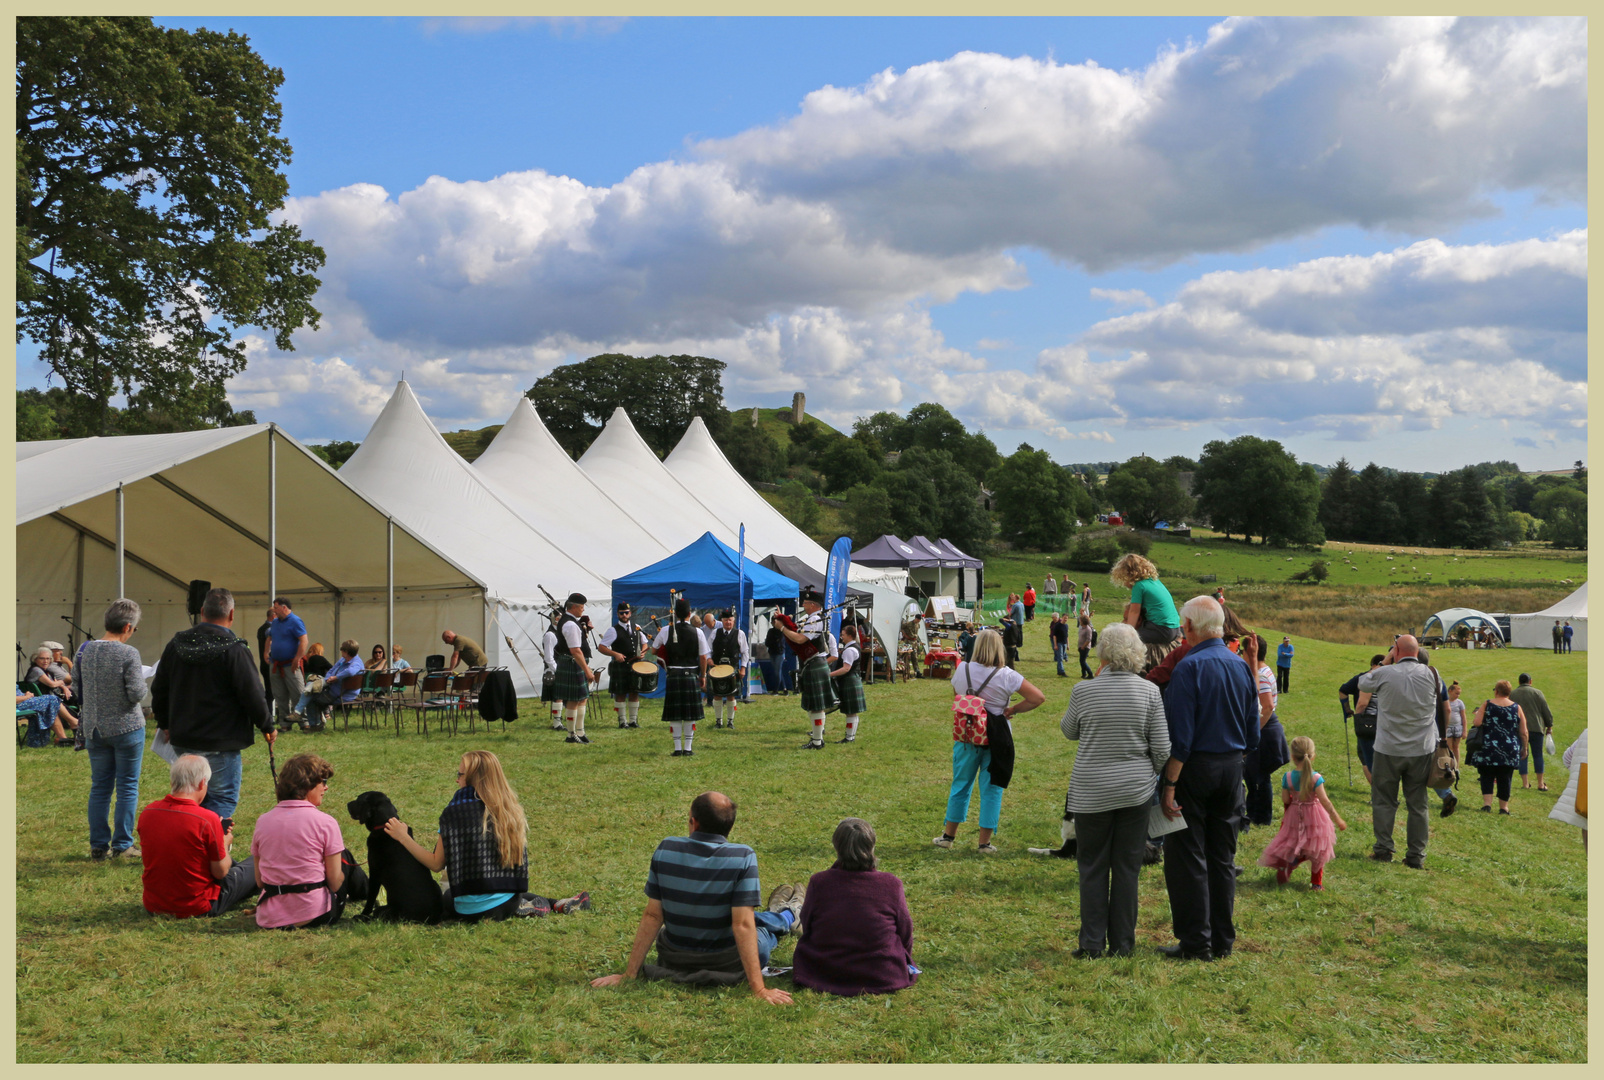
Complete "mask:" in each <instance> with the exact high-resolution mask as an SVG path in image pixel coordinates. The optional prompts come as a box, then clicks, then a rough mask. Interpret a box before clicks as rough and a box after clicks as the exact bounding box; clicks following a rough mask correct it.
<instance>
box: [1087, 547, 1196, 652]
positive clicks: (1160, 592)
mask: <svg viewBox="0 0 1604 1080" xmlns="http://www.w3.org/2000/svg"><path fill="white" fill-rule="evenodd" d="M1108 576H1109V578H1110V580H1112V581H1113V582H1114V584H1115V585H1118V586H1119V587H1120V588H1122V589H1129V590H1130V591H1131V596H1130V602H1129V603H1127V604H1126V605H1125V619H1124V621H1125V624H1126V625H1127V626H1133V627H1135V628H1136V635H1137V636H1138V637H1140V638H1141V639H1142V643H1143V644H1144V645H1146V646H1147V667H1148V668H1149V669H1151V668H1152V667H1154V666H1155V665H1157V664H1158V662H1159V661H1160V660H1162V659H1164V656H1165V654H1166V653H1168V652H1169V651H1170V650H1171V649H1173V648H1175V646H1177V645H1179V644H1180V643H1181V619H1180V616H1179V615H1178V614H1177V613H1176V611H1175V598H1174V597H1172V596H1171V595H1170V591H1169V590H1168V589H1166V588H1165V587H1164V583H1163V582H1161V581H1159V579H1158V567H1156V566H1154V565H1153V564H1152V563H1150V562H1148V561H1147V560H1146V559H1145V558H1143V557H1142V556H1140V555H1138V554H1136V552H1134V551H1132V552H1130V553H1128V554H1126V555H1123V556H1121V557H1120V560H1119V561H1118V562H1116V563H1115V564H1114V566H1113V569H1111V570H1110V571H1109V572H1108ZM1205 599H1207V598H1206V597H1205Z"/></svg>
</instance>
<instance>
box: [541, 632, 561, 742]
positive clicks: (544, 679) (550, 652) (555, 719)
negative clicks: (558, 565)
mask: <svg viewBox="0 0 1604 1080" xmlns="http://www.w3.org/2000/svg"><path fill="white" fill-rule="evenodd" d="M562 617H563V612H562V608H552V609H551V625H550V626H548V627H547V628H546V633H545V636H544V639H543V640H542V641H541V643H540V652H541V656H542V657H543V658H544V659H545V661H546V672H545V674H544V675H542V676H541V678H540V700H541V701H545V702H548V703H550V705H551V729H552V730H553V731H562V730H564V728H563V701H562V698H560V697H558V696H557V641H558V638H559V635H558V633H557V624H558V623H560V622H562Z"/></svg>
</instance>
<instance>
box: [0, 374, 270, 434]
mask: <svg viewBox="0 0 1604 1080" xmlns="http://www.w3.org/2000/svg"><path fill="white" fill-rule="evenodd" d="M25 419H26V421H27V423H28V424H29V425H30V426H29V428H28V429H27V431H26V433H25V431H24V428H23V426H22V425H23V423H24V420H25ZM17 423H18V428H17V438H18V439H19V440H27V439H33V438H45V439H85V438H90V437H93V436H96V435H155V434H159V433H162V432H169V431H193V430H196V429H198V428H218V427H238V426H240V425H244V424H254V423H256V414H255V413H253V412H251V411H250V410H249V409H245V410H241V411H238V412H236V411H235V410H234V409H233V407H231V406H230V405H229V403H228V398H227V397H226V396H225V395H224V393H223V389H222V387H219V386H200V385H195V384H191V385H190V388H189V390H188V391H187V392H183V393H180V392H174V393H173V394H171V395H170V396H167V397H163V396H162V395H160V394H153V393H148V392H144V391H141V392H140V393H137V394H135V395H134V397H133V399H132V400H131V401H129V403H128V408H126V409H119V408H117V407H116V406H115V405H107V404H105V403H103V402H100V401H97V400H95V399H94V398H91V397H86V396H85V395H83V394H74V393H70V392H68V391H67V390H64V389H62V388H61V387H59V386H52V387H51V388H50V389H49V390H33V389H29V390H19V391H17ZM46 424H48V428H47V427H46V426H45V425H46ZM45 430H48V431H49V432H50V433H49V434H47V435H41V434H39V432H41V431H45Z"/></svg>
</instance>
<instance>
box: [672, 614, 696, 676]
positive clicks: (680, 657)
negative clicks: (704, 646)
mask: <svg viewBox="0 0 1604 1080" xmlns="http://www.w3.org/2000/svg"><path fill="white" fill-rule="evenodd" d="M701 633H702V632H701V631H700V630H698V629H697V628H696V627H694V626H692V625H691V624H690V623H688V622H682V623H675V624H674V625H673V626H672V627H670V628H669V632H668V640H667V641H666V642H664V643H663V649H664V651H665V652H666V653H667V654H668V666H669V667H687V668H688V667H697V666H699V665H700V662H701V661H700V657H701V655H702V650H701V648H700V646H698V645H697V644H696V643H697V642H698V641H700V640H701ZM676 639H677V640H676Z"/></svg>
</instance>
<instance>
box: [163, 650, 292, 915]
mask: <svg viewBox="0 0 1604 1080" xmlns="http://www.w3.org/2000/svg"><path fill="white" fill-rule="evenodd" d="M234 640H235V641H237V642H239V644H240V646H241V647H242V648H241V651H242V652H243V653H244V654H245V659H246V661H247V662H249V663H250V665H251V666H250V668H248V669H247V670H249V671H251V672H252V679H251V683H252V685H253V686H254V685H255V683H256V679H255V677H254V675H255V667H256V665H255V662H254V661H252V660H251V653H250V649H251V647H250V643H249V642H247V641H245V640H244V639H242V638H235V639H234ZM262 711H263V713H264V715H265V713H266V711H267V710H266V708H265V705H264V708H263V710H262ZM170 773H171V776H172V785H173V789H172V794H171V795H168V796H166V797H165V798H162V799H157V800H156V801H155V802H153V803H151V804H150V805H149V806H147V807H145V809H144V810H143V811H142V812H141V813H140V815H139V842H140V844H141V845H142V846H143V848H144V852H145V871H144V875H143V876H144V886H145V894H144V904H145V910H146V911H148V912H150V913H151V914H152V915H172V916H174V917H176V918H180V919H188V918H190V917H192V916H195V915H205V916H211V917H214V918H215V917H216V916H218V915H221V914H223V912H225V911H227V910H228V909H229V908H231V907H233V906H234V905H235V904H237V903H239V902H240V901H241V900H244V899H245V898H246V897H247V896H250V895H251V894H252V893H253V892H255V891H256V866H255V864H254V863H253V862H252V861H251V860H250V859H249V858H247V859H246V860H245V861H244V862H241V863H237V862H235V861H234V860H233V859H231V858H230V857H229V848H230V847H232V846H233V843H234V824H233V822H229V824H228V827H227V828H224V826H223V823H222V822H220V821H219V820H218V819H217V815H216V814H214V813H212V812H211V811H210V810H208V809H207V808H206V795H207V787H208V784H209V781H210V779H211V775H212V770H211V766H210V765H209V764H207V762H206V759H205V758H203V757H201V756H200V755H199V754H184V755H182V756H180V757H179V759H178V760H177V761H175V762H173V765H172V769H171V770H170Z"/></svg>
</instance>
